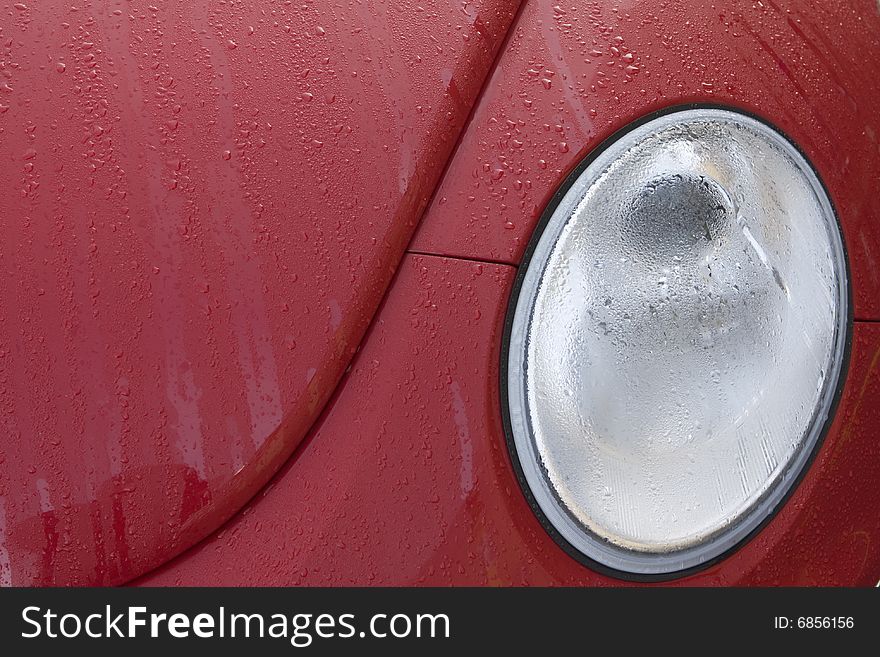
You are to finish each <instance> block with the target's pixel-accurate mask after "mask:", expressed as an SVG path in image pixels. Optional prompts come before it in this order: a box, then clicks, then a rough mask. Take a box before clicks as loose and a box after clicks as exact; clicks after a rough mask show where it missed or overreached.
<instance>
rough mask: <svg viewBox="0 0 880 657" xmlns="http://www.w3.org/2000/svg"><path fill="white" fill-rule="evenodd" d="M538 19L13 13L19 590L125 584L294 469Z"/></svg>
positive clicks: (509, 8)
mask: <svg viewBox="0 0 880 657" xmlns="http://www.w3.org/2000/svg"><path fill="white" fill-rule="evenodd" d="M515 5H516V3H515V2H511V1H509V0H479V1H477V2H472V3H465V4H450V3H447V2H444V1H443V0H436V1H431V0H428V1H427V2H411V1H409V0H402V1H401V2H397V3H394V5H393V6H388V5H386V3H384V2H367V3H355V4H351V5H346V6H345V7H344V8H337V7H335V6H330V5H328V4H327V3H312V2H303V3H296V4H291V3H288V2H267V3H212V2H207V1H203V0H199V1H197V2H184V3H179V2H153V0H151V1H150V2H146V1H145V0H133V1H131V2H128V1H125V2H123V1H121V0H120V1H118V2H82V3H80V2H77V3H75V6H72V3H64V2H24V3H15V4H14V5H13V3H12V2H8V3H6V4H4V5H2V6H0V74H2V75H0V145H2V146H0V149H2V150H0V161H2V166H0V189H2V190H3V191H2V196H0V235H2V240H0V252H2V261H3V276H2V279H0V299H2V315H0V408H2V411H0V426H2V433H3V436H4V440H5V441H7V444H6V445H5V446H4V448H3V452H2V455H0V582H5V583H12V584H18V585H26V584H71V583H77V584H112V583H117V582H122V581H125V580H127V579H129V578H131V577H133V576H136V575H139V574H140V573H143V572H144V571H146V570H149V569H150V568H153V567H155V566H157V565H158V564H160V563H162V562H163V561H165V560H166V559H168V558H169V557H171V556H173V555H174V554H176V553H177V552H179V551H180V550H181V549H183V548H185V547H187V546H188V545H190V544H192V543H193V542H194V541H196V540H198V539H200V538H202V537H203V536H204V535H205V534H206V533H207V532H209V531H211V530H213V529H215V528H216V527H217V526H218V525H219V524H220V523H221V522H222V521H223V520H225V519H226V518H227V517H229V515H230V514H232V513H234V512H235V511H236V510H237V509H238V508H240V506H241V505H242V504H243V503H244V502H245V501H246V500H248V499H249V498H250V497H251V496H252V495H253V494H254V493H255V492H256V491H257V490H258V489H259V488H260V487H261V486H262V485H263V484H265V482H266V481H267V479H268V478H269V477H270V476H271V475H272V473H273V472H275V470H276V469H277V468H278V467H279V466H280V465H281V464H282V463H283V462H284V461H286V460H287V458H288V457H289V456H290V454H291V452H292V451H293V449H294V448H295V447H296V445H297V444H298V443H299V442H300V440H301V439H302V437H303V436H304V435H305V433H306V431H307V430H308V429H309V427H310V426H311V425H312V423H313V422H314V420H315V418H316V417H317V415H318V413H319V412H320V411H321V409H322V408H323V406H324V404H325V403H326V401H327V399H328V398H329V396H330V394H331V393H332V391H333V389H334V388H335V386H336V384H337V382H338V380H339V377H340V376H341V374H342V372H343V370H344V368H345V367H346V365H347V364H348V362H349V360H350V358H351V356H352V354H353V353H354V352H355V350H356V349H357V346H358V345H359V343H360V341H361V338H362V336H363V333H364V331H365V329H366V328H367V326H368V324H369V321H370V319H371V317H372V316H373V313H374V312H375V309H376V307H377V305H378V304H379V301H380V299H381V298H382V296H383V294H384V292H385V289H386V286H387V284H388V282H389V280H390V278H391V275H392V273H393V271H394V269H395V267H396V266H397V264H398V262H399V260H400V258H401V255H402V253H403V250H404V248H405V247H406V245H407V243H408V241H409V239H410V237H411V234H412V231H413V229H414V227H415V225H416V223H417V221H418V219H419V217H420V216H421V214H422V212H423V210H424V207H425V205H426V203H427V201H428V199H429V197H430V195H431V194H432V192H433V191H434V188H435V186H436V183H437V180H438V179H439V177H440V175H441V173H442V170H443V167H444V166H445V164H446V162H447V160H448V157H449V153H450V151H451V149H452V147H453V146H454V144H455V142H456V140H457V138H458V136H459V133H460V131H461V129H462V127H463V125H464V122H465V119H466V117H467V116H468V113H469V111H470V109H471V107H472V105H473V102H474V100H475V98H476V95H477V93H478V92H479V90H480V88H481V87H482V85H483V83H484V79H485V76H486V74H487V73H488V71H489V70H490V67H491V64H492V61H493V59H494V56H495V53H496V51H497V48H498V47H499V46H500V44H501V41H502V39H503V38H504V36H505V34H506V33H507V30H508V27H509V23H510V21H511V19H512V17H513V13H514V10H515ZM10 446H14V447H12V448H11V447H10Z"/></svg>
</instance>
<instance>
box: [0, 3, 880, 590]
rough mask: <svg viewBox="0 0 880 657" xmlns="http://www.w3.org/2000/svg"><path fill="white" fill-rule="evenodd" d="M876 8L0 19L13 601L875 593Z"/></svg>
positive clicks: (879, 563) (194, 10) (118, 12)
mask: <svg viewBox="0 0 880 657" xmlns="http://www.w3.org/2000/svg"><path fill="white" fill-rule="evenodd" d="M878 56H880V6H878V4H877V2H875V0H852V1H849V2H843V1H840V2H838V1H825V0H822V1H820V0H804V1H797V2H795V1H794V0H759V1H749V2H738V1H734V0H731V1H730V2H709V1H706V2H704V1H702V0H695V1H693V2H685V1H676V0H642V1H639V2H594V1H591V0H570V2H568V3H561V2H559V1H558V0H552V1H551V0H527V1H525V2H522V3H520V2H518V1H517V0H472V1H470V0H469V1H462V2H444V1H442V0H422V1H419V2H411V1H410V0H398V1H394V2H384V1H381V2H380V1H378V0H377V1H369V2H363V3H342V4H333V3H329V2H320V1H317V2H316V1H314V0H302V2H288V1H283V0H269V1H266V2H232V1H231V2H222V3H215V2H208V1H207V0H192V1H191V2H164V1H162V0H148V1H142V0H126V1H122V0H113V1H112V2H97V1H92V0H84V1H83V2H75V3H74V2H59V1H55V0H22V2H17V1H15V0H7V1H6V2H5V4H2V5H0V158H2V160H0V190H2V191H0V226H2V241H0V250H2V265H3V274H2V277H0V426H2V434H0V435H2V436H3V441H4V442H3V446H2V449H0V584H4V585H19V586H21V585H25V586H30V585H111V584H121V583H126V582H136V583H141V584H148V585H169V584H174V585H213V584H223V585H238V584H248V585H354V584H361V585H373V584H377V585H378V584H384V585H412V584H418V585H523V584H525V585H556V584H562V585H602V586H608V585H620V584H625V583H629V582H646V581H664V582H674V583H680V584H686V585H768V584H772V585H775V584H785V585H820V584H821V585H862V586H866V585H874V584H875V583H877V580H878V578H880V512H878V509H880V486H878V485H877V482H878V480H880V441H878V440H877V432H878V430H880V323H878V322H880V194H878V193H877V184H878V180H880V111H878V108H880V86H878V84H877V78H878V66H877V61H878Z"/></svg>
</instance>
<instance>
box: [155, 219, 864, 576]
mask: <svg viewBox="0 0 880 657" xmlns="http://www.w3.org/2000/svg"><path fill="white" fill-rule="evenodd" d="M428 218H430V217H428ZM513 276H514V269H513V268H512V267H509V266H506V265H490V264H485V265H483V264H479V263H474V262H468V261H463V260H456V259H448V258H438V257H433V256H409V257H407V259H406V260H405V261H404V264H403V266H402V267H401V270H400V273H399V275H398V278H397V280H396V281H395V283H394V285H393V286H392V288H391V291H390V292H389V295H388V298H387V300H386V302H385V303H384V304H383V307H382V310H381V311H380V313H379V315H378V316H377V318H376V321H375V322H374V325H373V327H372V328H371V329H370V332H369V333H368V335H367V338H366V340H365V343H364V348H363V350H362V351H361V352H360V353H359V354H358V355H357V356H356V358H355V361H354V363H353V367H352V370H351V373H350V374H349V375H348V377H347V378H346V380H345V381H344V382H343V384H342V386H341V388H340V392H339V394H338V396H337V397H336V398H335V399H334V400H333V402H332V404H331V406H330V407H329V409H328V411H327V413H326V414H325V416H324V417H323V418H322V420H321V421H320V423H319V424H318V426H317V427H316V430H315V432H314V434H313V435H312V436H311V437H310V438H309V439H308V440H307V441H306V442H304V443H303V444H302V445H301V446H300V448H299V451H298V452H297V453H296V455H295V456H294V458H293V459H291V461H290V462H289V463H288V464H287V465H285V466H284V468H282V469H281V471H279V473H278V475H277V476H276V477H275V479H274V480H273V481H272V483H271V484H270V485H269V486H268V487H267V488H266V490H265V491H264V492H263V493H261V494H260V495H258V496H257V497H256V498H255V499H254V500H253V501H252V502H251V503H250V504H249V505H248V506H247V507H246V509H245V510H244V511H243V513H241V514H238V515H237V516H236V517H235V518H233V519H232V520H231V521H230V522H229V523H228V524H227V525H226V526H225V527H224V528H223V529H222V530H221V531H219V532H218V533H216V534H215V535H214V536H212V537H211V538H209V539H207V540H206V541H204V542H202V543H200V544H199V545H198V546H196V547H195V548H193V549H192V550H190V551H189V552H187V553H185V554H184V555H182V556H181V557H179V558H178V559H177V560H175V561H173V562H172V563H171V564H169V565H167V566H165V567H163V568H162V569H160V570H159V571H158V572H157V573H154V574H153V575H152V576H150V577H147V578H145V579H144V580H142V583H144V584H149V585H175V584H177V585H179V584H183V585H210V584H218V583H223V584H233V585H244V584H257V585H293V584H296V585H325V584H333V585H351V584H361V585H370V584H391V585H411V584H419V585H441V586H442V585H525V584H529V585H551V584H564V585H614V584H621V583H622V582H620V581H619V580H615V579H613V578H609V577H606V576H603V575H600V574H598V573H595V572H593V571H591V570H589V569H588V568H586V567H584V566H583V565H581V564H580V563H578V562H576V561H575V560H574V559H572V558H571V557H569V556H568V555H567V554H566V553H565V552H563V550H562V549H561V548H560V547H559V546H557V545H556V543H554V542H553V540H552V539H551V538H550V536H549V535H548V534H547V533H546V532H545V531H544V529H543V528H542V527H541V525H540V524H539V522H538V520H537V518H536V517H535V515H534V513H533V512H532V510H531V508H530V507H529V505H528V503H527V502H526V500H525V497H524V495H523V494H522V492H521V491H520V488H519V485H518V483H517V481H516V477H515V475H514V472H513V469H512V467H511V465H510V458H509V453H508V451H507V448H506V446H505V441H504V435H503V430H502V427H501V416H500V412H499V405H500V401H499V397H498V383H497V382H498V376H499V373H498V362H499V346H500V340H501V323H502V321H503V319H504V314H505V312H506V299H505V297H506V292H507V291H508V290H509V288H510V286H511V284H512V281H513ZM878 372H880V324H857V325H856V328H855V334H854V340H853V347H852V362H851V366H850V376H849V378H848V380H847V384H846V387H845V389H844V392H843V396H842V399H841V402H840V406H839V410H838V413H837V416H836V419H835V421H834V423H833V426H832V427H831V430H830V432H829V434H828V436H827V437H826V439H825V443H824V444H823V446H822V449H821V451H820V453H819V455H818V457H817V458H816V460H815V461H814V463H813V465H812V467H811V469H810V471H809V473H808V474H807V476H806V478H805V479H804V481H803V482H802V483H801V485H800V486H799V487H798V488H797V490H796V492H795V494H794V495H793V497H792V498H791V499H790V500H789V502H788V503H787V504H786V505H785V506H784V508H783V509H782V511H781V512H780V513H779V514H778V515H777V516H776V517H775V518H774V519H773V520H772V521H771V522H770V524H769V525H768V526H767V527H765V528H764V529H763V531H762V532H761V533H760V534H759V535H758V536H757V537H756V538H755V539H753V540H752V541H751V542H749V543H747V544H746V545H745V546H744V547H743V548H741V549H740V550H739V551H737V552H736V553H734V554H733V555H732V556H730V557H728V558H727V559H725V560H724V561H722V562H720V563H718V564H717V565H714V566H712V567H711V568H709V569H707V570H704V571H702V572H700V573H698V574H696V575H693V576H691V577H688V578H685V579H682V580H678V582H679V583H682V584H688V585H703V584H706V585H722V584H730V585H752V584H754V585H759V584H763V585H770V584H791V585H813V584H828V585H830V584H849V585H873V584H875V583H876V581H877V573H878V572H880V540H878V538H880V514H878V513H877V509H878V508H880V487H878V486H876V485H875V482H876V481H878V477H880V443H878V441H877V430H878V427H880V376H878ZM854 491H857V492H858V494H857V495H854V494H853V492H854Z"/></svg>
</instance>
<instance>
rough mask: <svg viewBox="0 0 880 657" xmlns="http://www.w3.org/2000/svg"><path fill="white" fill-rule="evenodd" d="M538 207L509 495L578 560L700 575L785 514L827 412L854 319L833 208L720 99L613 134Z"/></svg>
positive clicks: (516, 386)
mask: <svg viewBox="0 0 880 657" xmlns="http://www.w3.org/2000/svg"><path fill="white" fill-rule="evenodd" d="M554 203H555V207H553V208H551V209H549V210H548V213H547V214H546V215H545V223H544V226H543V230H541V232H540V235H539V236H538V237H537V238H536V239H535V240H533V242H532V245H531V247H530V251H529V252H528V253H527V254H526V259H525V261H524V263H523V267H522V269H521V272H520V277H519V279H518V288H517V290H515V292H514V299H513V300H512V306H511V315H510V316H509V318H508V322H509V323H508V333H507V342H506V353H505V356H504V359H505V364H506V368H503V369H504V370H505V371H504V373H503V374H502V378H503V381H502V384H503V385H504V384H506V408H505V410H506V414H507V417H506V419H507V425H508V427H507V428H508V432H509V436H508V437H509V441H510V443H511V447H512V450H513V452H514V459H515V460H518V464H519V469H520V474H521V478H522V479H524V483H525V488H527V491H528V492H530V493H531V499H532V502H533V503H534V505H537V507H538V510H539V514H542V515H543V516H544V518H545V520H546V521H548V522H549V524H550V525H551V526H552V529H553V530H555V531H556V532H558V535H557V538H558V537H559V536H561V538H562V539H564V541H565V542H567V543H568V544H569V548H573V549H574V550H576V551H577V552H579V553H580V554H582V555H584V556H586V557H587V558H589V559H590V560H592V561H593V562H598V563H599V564H602V565H604V566H607V567H609V568H612V569H615V570H616V571H624V572H626V573H635V574H640V575H659V574H668V573H674V572H678V571H683V570H687V569H690V568H694V567H696V566H699V565H701V564H705V563H707V562H709V561H711V560H713V559H714V558H716V557H718V556H719V555H721V554H723V553H724V552H726V551H728V550H730V549H731V548H733V547H734V546H736V545H738V544H739V543H740V542H741V541H743V540H744V539H745V538H746V537H747V536H749V535H750V534H751V533H752V532H753V531H754V530H756V529H757V528H758V527H759V526H760V525H761V523H762V522H763V521H765V520H766V519H767V518H768V517H769V516H770V515H771V514H772V513H773V511H774V510H775V509H776V507H778V506H779V505H780V503H781V502H782V500H783V499H784V497H785V496H786V494H787V493H788V492H789V491H790V490H791V488H792V486H793V485H794V482H795V481H797V479H798V477H799V475H800V474H801V473H802V471H803V470H804V468H805V467H806V466H807V464H808V462H809V460H810V459H811V456H812V454H813V452H814V448H815V447H816V446H817V443H818V441H819V439H820V437H821V436H822V434H823V431H824V428H825V426H826V424H827V422H828V421H829V419H830V415H831V413H832V410H833V405H834V400H835V398H836V394H837V388H838V383H839V381H840V380H841V372H842V369H843V367H844V363H845V359H846V342H847V338H848V329H849V309H848V284H847V276H846V271H847V269H846V260H845V255H844V249H843V244H842V240H841V236H840V232H839V229H838V225H837V221H836V219H835V215H834V211H833V209H832V206H831V203H830V202H829V199H828V196H827V194H826V193H825V190H824V188H823V187H822V185H821V183H820V182H819V180H818V179H817V177H816V175H815V173H814V172H813V170H812V168H811V167H810V165H809V164H808V163H807V161H806V160H805V159H804V157H803V156H802V155H801V154H800V153H799V152H798V150H797V149H796V148H794V147H793V146H792V145H791V144H790V143H789V142H788V141H787V140H786V139H785V138H784V137H783V136H781V135H780V134H779V133H778V132H776V131H775V130H774V129H772V128H770V127H769V126H767V125H766V124H764V123H762V122H760V121H757V120H755V119H752V118H749V117H747V116H744V115H741V114H739V113H735V112H731V111H726V110H718V109H690V110H684V111H678V112H673V113H670V114H666V115H664V116H661V117H659V118H655V119H653V120H651V121H649V122H647V123H643V124H641V125H640V126H638V127H636V128H635V129H632V130H630V131H629V132H627V133H626V134H624V135H623V136H621V137H619V138H617V139H616V140H615V141H614V142H613V143H611V145H610V146H607V147H606V148H605V149H604V150H602V151H601V153H600V154H599V155H598V156H596V157H595V158H593V159H591V160H589V161H588V163H585V166H582V167H581V168H580V169H579V171H577V172H575V174H573V175H572V177H570V178H569V180H568V182H567V183H566V186H565V187H564V188H563V189H562V190H561V191H560V192H559V194H557V196H556V197H555V198H554ZM545 524H546V523H545ZM551 531H552V530H551Z"/></svg>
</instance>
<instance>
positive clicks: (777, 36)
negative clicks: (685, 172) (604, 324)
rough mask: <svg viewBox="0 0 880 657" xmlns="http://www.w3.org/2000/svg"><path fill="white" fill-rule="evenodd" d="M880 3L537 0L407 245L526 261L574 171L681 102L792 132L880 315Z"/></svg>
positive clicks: (862, 309) (861, 298)
mask: <svg viewBox="0 0 880 657" xmlns="http://www.w3.org/2000/svg"><path fill="white" fill-rule="evenodd" d="M878 56H880V8H878V5H877V2H876V1H875V0H853V1H848V0H846V1H845V0H763V1H762V2H741V3H723V2H715V1H714V0H687V1H684V0H643V1H641V2H626V3H622V2H593V1H587V0H575V1H570V2H559V1H558V0H529V2H527V3H526V4H525V6H524V9H523V11H522V13H521V15H520V18H519V20H518V22H517V24H516V25H515V26H514V28H513V32H512V38H511V39H510V40H509V42H508V44H507V46H506V48H505V51H504V52H503V54H502V56H501V58H500V60H499V63H498V66H497V67H496V69H495V70H494V73H493V75H492V77H491V78H490V81H489V84H488V86H487V89H486V91H485V93H484V94H483V95H482V96H481V100H480V102H479V104H478V105H477V107H476V109H475V112H474V116H473V118H472V121H471V123H470V125H469V127H468V130H467V131H466V133H465V135H464V137H463V139H462V142H461V144H460V146H459V148H458V150H457V152H456V155H455V158H454V160H453V163H452V165H451V166H450V167H449V169H448V170H447V172H446V175H445V177H444V179H443V181H442V183H441V185H440V188H439V190H438V193H437V195H436V196H435V199H434V201H433V206H432V208H431V213H430V218H431V219H430V221H424V222H423V223H422V224H421V225H420V227H419V230H418V232H417V234H416V237H415V239H414V242H413V244H412V249H413V250H415V251H419V252H427V253H437V254H444V255H454V256H463V257H468V258H479V259H487V260H494V261H499V262H508V263H513V264H515V263H518V262H519V260H520V258H521V256H522V253H523V250H524V249H525V246H526V243H527V242H528V240H529V238H530V237H531V234H532V232H533V229H534V227H535V224H536V222H537V219H538V217H539V216H540V214H541V212H542V211H543V209H544V207H545V206H546V204H547V201H548V200H549V199H550V196H551V195H552V194H553V193H554V192H555V191H556V189H557V188H558V187H559V184H560V182H561V181H562V179H563V178H564V177H565V175H566V174H567V173H568V172H569V171H570V170H571V169H572V168H574V166H575V165H576V164H577V163H578V162H580V160H581V159H582V158H583V157H584V156H585V155H586V154H587V153H588V152H589V151H590V150H592V149H593V148H595V147H596V146H597V145H598V144H599V143H601V141H602V140H603V139H605V138H607V137H609V136H610V135H611V134H613V133H614V132H615V131H616V130H619V129H621V128H623V127H625V126H626V125H627V124H628V123H630V122H631V121H633V120H635V119H638V118H640V117H643V116H644V115H645V114H647V113H649V112H651V111H654V110H658V109H662V108H666V107H669V106H673V105H677V104H681V103H693V102H701V103H717V104H724V105H729V106H732V107H737V108H741V109H744V110H747V111H750V112H753V113H755V114H757V115H759V116H761V117H763V118H765V119H766V120H769V121H770V122H772V123H773V124H775V125H777V126H778V127H779V128H781V129H782V130H783V131H784V132H786V133H787V134H788V135H789V136H790V137H791V138H792V139H794V141H795V142H796V143H797V144H798V145H799V146H800V147H801V148H802V149H803V150H804V151H805V153H806V154H807V156H808V157H809V159H810V160H811V161H812V163H813V165H814V166H815V167H816V168H817V169H818V171H819V173H820V176H821V177H822V179H823V181H824V182H825V184H826V185H827V187H828V189H829V191H830V193H831V197H832V199H833V200H834V202H835V204H836V207H837V210H838V214H839V217H840V220H841V223H842V224H843V232H844V235H845V237H846V242H847V248H848V250H849V256H850V264H851V270H852V282H853V293H854V302H855V313H856V317H859V318H863V319H867V318H874V319H877V318H880V194H877V191H876V184H875V182H876V181H877V180H880V112H878V110H877V108H878V107H880V85H878V84H877V59H878Z"/></svg>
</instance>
